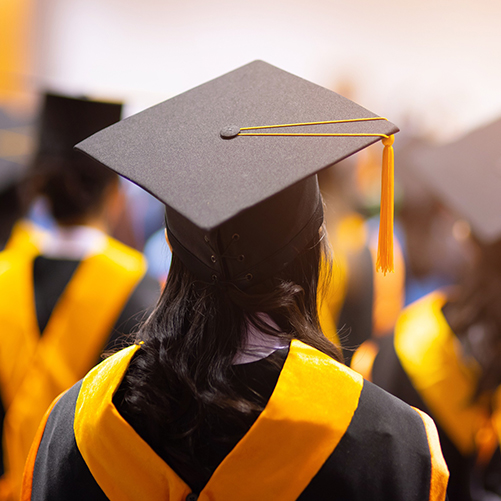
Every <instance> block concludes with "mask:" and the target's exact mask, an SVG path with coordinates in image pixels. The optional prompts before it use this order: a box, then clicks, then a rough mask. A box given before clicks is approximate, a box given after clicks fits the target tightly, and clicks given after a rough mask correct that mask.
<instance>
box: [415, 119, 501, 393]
mask: <svg viewBox="0 0 501 501" xmlns="http://www.w3.org/2000/svg"><path fill="white" fill-rule="evenodd" d="M500 137H501V120H497V121H495V122H493V123H491V124H489V125H487V126H484V127H481V128H479V129H476V130H474V131H473V132H471V133H469V134H467V135H466V136H464V137H462V138H460V139H458V140H457V141H455V142H452V143H449V144H445V145H442V146H434V147H430V146H427V147H423V148H421V149H420V150H416V151H415V155H414V163H413V165H414V168H413V172H414V174H415V175H416V176H418V178H419V179H420V180H421V181H423V182H424V183H425V184H426V186H427V187H428V189H429V190H430V192H431V193H432V194H433V197H434V198H435V200H437V201H438V202H439V203H440V207H441V211H442V212H446V214H447V217H448V219H449V221H450V224H449V228H450V231H449V233H450V234H451V235H452V237H453V238H454V239H455V240H456V241H457V242H460V243H461V244H462V245H464V246H465V247H467V248H468V250H469V251H470V252H469V255H470V256H471V259H470V261H469V263H470V264H471V266H467V267H466V266H465V267H464V269H465V273H464V274H463V277H462V279H461V280H460V283H459V287H457V288H456V289H455V291H454V292H451V293H450V295H449V302H448V304H447V305H446V306H445V307H444V313H445V315H446V318H447V320H448V323H449V325H450V327H451V329H452V330H453V332H454V333H455V334H456V335H457V336H458V337H459V339H460V340H461V342H462V349H463V351H464V352H465V353H464V354H465V356H467V357H468V356H471V357H473V358H474V359H475V360H476V361H477V362H478V363H479V365H480V367H481V369H482V370H481V375H480V377H479V381H478V385H477V394H480V393H481V392H482V391H484V390H487V391H493V390H494V389H495V388H496V387H497V386H499V385H500V384H501V366H500V364H499V357H501V313H500V308H499V304H500V303H501V197H500V196H499V194H500V193H501V175H500V174H499V158H501V142H500V141H499V139H500ZM430 219H431V218H430ZM446 251H447V248H446V247H445V243H444V254H445V256H448V255H449V259H452V258H453V255H452V254H451V253H449V254H447V252H446ZM446 258H447V257H446Z"/></svg>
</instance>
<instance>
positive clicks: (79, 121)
mask: <svg viewBox="0 0 501 501" xmlns="http://www.w3.org/2000/svg"><path fill="white" fill-rule="evenodd" d="M121 113H122V105H121V104H120V103H109V102H102V101H92V100H90V99H87V98H74V97H68V96H63V95H58V94H53V93H46V94H45V95H44V96H43V102H42V107H41V111H40V117H39V126H38V130H39V138H38V149H37V156H39V157H41V156H49V155H50V156H64V157H71V156H73V155H74V154H75V151H74V149H73V146H74V145H75V144H76V143H78V142H79V141H82V139H85V138H86V137H88V136H90V135H91V134H94V133H95V132H97V131H98V130H101V129H103V128H105V127H108V126H109V125H111V124H113V123H115V122H118V121H119V120H120V116H121Z"/></svg>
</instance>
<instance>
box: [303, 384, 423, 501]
mask: <svg viewBox="0 0 501 501" xmlns="http://www.w3.org/2000/svg"><path fill="white" fill-rule="evenodd" d="M430 479H431V462H430V455H429V449H428V442H427V437H426V431H425V428H424V425H423V422H422V420H421V418H420V417H419V415H418V414H417V413H416V412H415V411H414V410H412V409H410V408H409V407H408V406H407V405H405V404H404V403H403V402H402V401H400V400H399V399H397V398H395V397H393V396H391V395H389V394H388V393H386V392H384V391H382V390H381V389H380V388H378V387H377V386H375V385H373V384H371V383H369V382H367V381H364V386H363V389H362V393H361V395H360V402H359V405H358V408H357V410H356V411H355V414H354V416H353V419H352V422H351V424H350V426H349V427H348V430H347V431H346V433H345V434H344V436H343V438H342V439H341V441H340V442H339V444H338V446H337V447H336V449H335V450H334V453H333V454H332V455H331V456H330V458H329V459H328V460H327V461H326V462H325V464H324V465H323V467H322V468H321V469H320V471H319V472H318V474H317V475H316V476H315V478H314V479H313V480H312V481H311V483H310V485H309V486H308V487H307V488H306V489H305V490H304V492H303V493H302V494H301V496H300V497H299V499H300V500H301V501H306V500H310V499H311V500H323V499H325V500H349V501H367V500H371V501H392V500H394V501H397V500H398V501H402V500H405V501H423V500H427V499H428V498H429V489H430Z"/></svg>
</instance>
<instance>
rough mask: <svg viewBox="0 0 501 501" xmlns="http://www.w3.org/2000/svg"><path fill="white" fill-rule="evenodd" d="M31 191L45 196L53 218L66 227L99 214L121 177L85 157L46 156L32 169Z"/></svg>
mask: <svg viewBox="0 0 501 501" xmlns="http://www.w3.org/2000/svg"><path fill="white" fill-rule="evenodd" d="M29 178H30V184H31V190H32V191H34V192H35V193H38V194H40V195H44V196H45V197H46V198H47V200H48V202H49V205H50V208H51V212H52V215H53V216H54V218H55V219H56V220H57V221H58V222H59V223H62V224H74V223H78V222H80V221H81V220H82V219H85V218H86V217H87V216H89V215H93V214H94V213H96V212H98V211H99V210H100V209H101V207H102V204H103V202H104V195H105V192H106V189H107V188H108V187H109V186H110V185H111V184H112V183H113V182H116V181H117V179H118V177H117V175H116V174H115V173H114V172H113V171H111V170H110V169H107V168H106V167H103V166H102V165H99V164H98V163H97V162H95V161H94V160H92V159H89V158H87V157H85V156H84V155H83V154H81V153H78V152H75V153H74V154H71V155H61V156H58V155H53V156H50V155H42V156H40V157H37V158H35V160H34V162H33V164H32V167H31V170H30V175H29Z"/></svg>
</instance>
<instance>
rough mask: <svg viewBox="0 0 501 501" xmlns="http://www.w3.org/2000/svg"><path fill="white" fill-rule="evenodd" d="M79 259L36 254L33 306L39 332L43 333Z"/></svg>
mask: <svg viewBox="0 0 501 501" xmlns="http://www.w3.org/2000/svg"><path fill="white" fill-rule="evenodd" d="M79 264H80V261H77V260H71V259H50V258H47V257H45V256H37V257H35V260H34V261H33V279H34V289H35V307H36V312H37V321H38V327H39V329H40V333H41V334H43V332H44V330H45V327H47V323H48V322H49V318H50V316H51V315H52V311H53V310H54V308H55V306H56V304H57V301H58V300H59V297H60V296H61V294H62V293H63V291H64V289H65V288H66V286H67V285H68V283H69V281H70V280H71V277H72V276H73V274H74V273H75V271H76V269H77V268H78V265H79Z"/></svg>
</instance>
